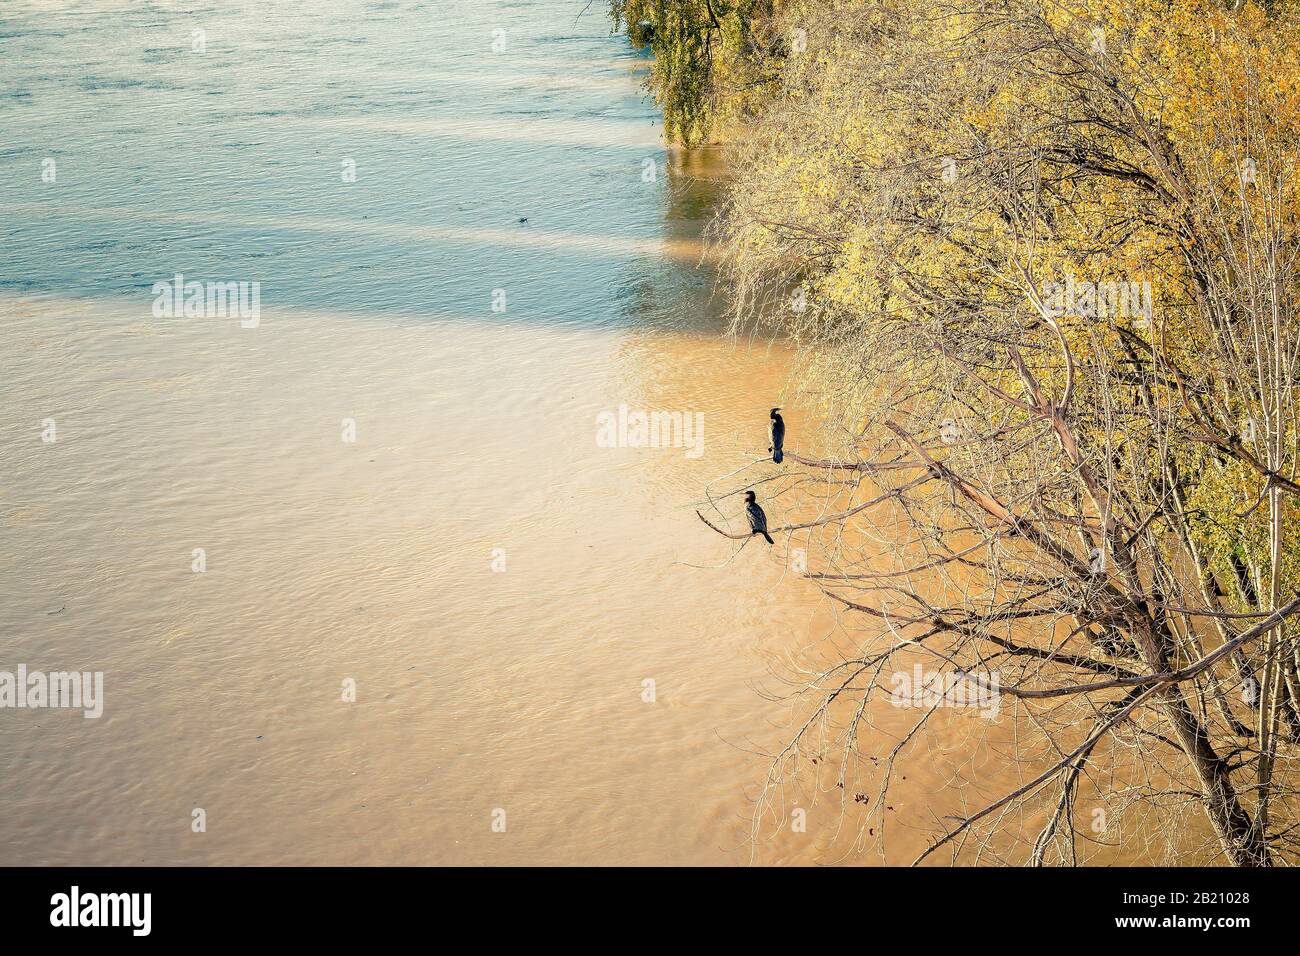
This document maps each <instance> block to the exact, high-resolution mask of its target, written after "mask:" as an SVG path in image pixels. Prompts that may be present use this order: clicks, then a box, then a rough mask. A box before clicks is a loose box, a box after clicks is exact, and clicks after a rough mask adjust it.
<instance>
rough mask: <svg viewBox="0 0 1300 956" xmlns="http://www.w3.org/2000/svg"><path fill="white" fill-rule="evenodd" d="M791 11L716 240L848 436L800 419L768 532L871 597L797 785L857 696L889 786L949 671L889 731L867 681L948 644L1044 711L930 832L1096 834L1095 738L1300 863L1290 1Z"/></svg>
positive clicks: (850, 761)
mask: <svg viewBox="0 0 1300 956" xmlns="http://www.w3.org/2000/svg"><path fill="white" fill-rule="evenodd" d="M787 14H789V11H787ZM798 16H799V20H798V22H799V24H801V26H800V28H801V29H804V30H806V32H807V35H808V51H807V55H805V56H801V57H789V58H787V59H786V61H785V62H784V63H783V65H782V68H781V69H782V72H781V87H782V90H783V95H782V96H780V97H772V98H771V99H770V101H769V102H767V103H766V105H765V106H764V107H763V109H762V111H761V113H760V114H759V115H758V116H757V119H756V123H755V125H754V128H753V129H752V130H751V132H750V134H749V135H748V136H747V138H746V141H745V142H744V143H743V144H742V145H741V146H740V147H739V148H738V162H737V178H736V181H735V183H734V186H733V188H732V191H731V198H730V200H729V202H728V204H727V206H726V208H725V209H724V212H723V216H722V219H721V224H720V226H719V228H718V231H717V239H718V241H719V242H720V244H721V245H722V246H723V251H724V252H725V254H726V255H727V262H728V273H729V277H730V280H731V282H732V286H733V288H734V324H735V327H736V328H737V329H738V330H739V329H742V328H748V327H750V326H751V325H753V324H755V323H770V322H772V321H773V317H774V316H775V317H777V318H779V321H780V324H781V325H782V326H783V327H784V330H785V331H787V332H788V333H789V334H790V335H791V336H792V337H793V338H794V339H795V341H796V342H797V343H798V344H799V346H800V349H801V355H802V357H803V359H804V363H803V364H804V383H803V384H804V385H805V387H806V389H807V394H808V396H809V398H810V400H812V401H815V402H817V403H819V406H820V408H821V409H822V412H823V418H824V421H825V429H824V431H823V433H822V435H821V436H820V440H821V444H822V445H823V449H822V450H821V452H820V453H816V454H814V453H809V452H807V451H804V450H802V449H799V448H798V442H791V445H792V446H795V449H796V451H795V453H788V454H787V458H788V459H789V460H790V462H791V465H790V467H789V468H787V469H786V470H784V471H782V472H781V473H780V474H779V476H778V477H777V478H776V480H775V482H774V483H773V485H772V487H773V488H774V491H773V496H774V497H775V498H777V499H778V500H779V501H781V502H782V503H783V506H784V507H785V510H786V511H787V512H788V513H789V514H791V515H792V516H793V517H792V518H791V520H789V521H787V522H786V523H785V524H784V525H783V526H782V527H780V528H774V529H773V530H774V533H775V532H776V531H778V530H780V531H785V532H788V533H790V534H797V535H799V536H800V540H801V541H804V542H806V543H807V545H808V547H809V550H810V553H814V554H816V555H818V556H819V559H820V567H817V568H815V569H814V570H813V571H812V572H810V573H811V576H812V577H813V578H814V579H815V580H817V581H818V582H819V584H820V585H821V586H822V588H823V590H824V593H825V594H826V596H827V597H828V599H830V600H832V601H834V602H836V604H837V605H838V606H840V607H841V608H842V609H843V611H844V614H845V616H846V618H848V619H850V620H856V621H858V622H860V623H858V625H857V628H858V629H857V631H856V632H855V633H856V647H855V648H853V649H852V652H851V653H848V654H846V655H844V657H843V658H842V659H840V660H836V661H833V662H831V663H830V664H829V665H828V666H827V667H826V668H825V669H824V670H822V671H820V672H818V673H816V674H814V675H812V677H811V678H810V679H806V680H802V681H800V682H799V685H798V687H797V688H796V690H797V692H798V696H799V698H800V699H802V700H804V701H806V702H807V704H806V706H807V710H806V720H805V721H804V722H803V723H802V724H801V725H800V729H799V730H798V732H797V735H796V736H795V738H794V739H793V740H792V742H791V744H790V746H789V747H788V748H787V749H785V750H784V751H782V752H781V753H780V754H778V755H777V757H776V760H775V761H774V767H773V775H772V777H771V778H769V784H770V785H775V784H776V783H777V782H778V781H780V780H781V779H784V778H787V777H788V776H789V775H790V774H797V773H799V772H800V771H801V769H803V768H805V767H806V761H808V760H811V759H812V758H813V757H816V758H817V759H818V760H819V761H825V760H826V759H828V757H829V756H830V755H828V753H827V750H828V749H829V748H828V747H827V746H826V737H825V732H826V729H827V727H833V728H834V735H833V736H834V740H835V741H836V742H837V756H835V758H834V759H835V760H836V761H837V763H836V766H837V773H838V775H839V780H838V783H840V784H845V783H846V782H847V781H848V780H849V779H850V778H851V777H852V776H853V775H854V774H864V775H865V776H867V777H873V778H874V781H875V784H876V786H877V787H878V798H877V799H876V800H875V801H874V802H871V803H870V804H869V806H870V809H869V810H867V811H865V816H864V817H863V819H864V820H865V819H868V818H870V815H871V814H877V815H878V814H880V813H881V809H880V808H881V807H882V805H884V804H885V803H886V802H887V801H886V796H887V793H888V787H889V773H888V771H887V770H885V771H878V770H873V769H872V766H873V765H874V766H877V767H878V766H880V765H879V758H880V757H881V756H884V757H885V758H886V766H888V765H889V764H890V763H892V761H893V760H894V759H895V757H896V756H897V755H898V753H899V752H901V749H902V748H905V747H906V746H909V745H910V744H911V743H913V742H914V741H916V740H918V739H919V738H920V737H921V736H922V735H924V733H925V732H926V728H927V725H928V724H929V723H930V722H931V721H932V719H933V716H934V714H935V712H936V709H937V708H938V707H939V706H941V705H942V704H943V703H944V700H943V698H942V696H940V698H938V699H937V701H936V700H935V699H933V698H932V699H931V702H932V703H933V704H934V706H931V707H928V708H923V711H924V712H923V714H922V715H921V716H920V717H919V718H918V719H917V720H916V722H915V724H914V726H913V727H912V728H911V729H910V730H909V731H908V732H907V733H905V734H903V735H901V743H900V744H899V746H898V747H897V748H886V749H887V751H888V752H887V753H886V754H883V755H882V754H876V753H871V752H870V748H871V744H870V743H868V742H866V736H867V735H866V734H865V733H864V731H865V729H866V725H867V723H868V722H869V721H870V719H871V718H870V713H871V711H870V702H871V701H872V699H873V698H875V699H879V698H880V697H881V696H882V695H888V694H889V693H890V690H889V688H888V685H889V684H890V682H891V680H892V678H893V677H894V675H897V674H899V673H900V672H905V671H906V670H907V669H908V665H910V663H911V662H912V661H913V660H915V659H917V658H918V655H919V658H920V659H925V660H928V661H930V662H932V663H933V664H934V665H935V666H937V667H940V668H941V669H942V670H944V671H946V672H947V673H948V674H949V675H950V676H952V675H957V676H958V677H959V680H960V682H961V683H963V684H964V685H966V686H968V687H970V688H973V690H974V691H976V692H978V693H988V692H990V691H996V693H997V694H998V695H1000V698H1001V699H1004V700H1007V701H1009V702H1011V703H1012V704H1013V705H1014V706H1013V708H1012V710H1013V711H1014V713H1015V717H1014V719H1015V720H1016V721H1017V726H1018V727H1023V728H1024V730H1025V731H1026V735H1025V736H1024V737H1023V738H1021V737H1019V736H1018V737H1017V740H1018V744H1017V746H1016V749H1015V759H1016V760H1018V761H1020V762H1021V763H1022V765H1023V772H1024V777H1025V781H1026V782H1025V783H1024V784H1023V785H1021V786H1018V787H1016V788H1015V789H1014V790H1012V791H1011V792H1008V793H1006V794H1003V795H1002V796H1000V797H999V798H997V799H996V800H993V801H990V802H989V804H988V805H986V806H984V807H980V808H976V809H975V810H973V811H971V812H969V813H966V814H964V815H963V816H962V818H961V819H960V820H958V821H956V822H955V823H952V824H951V825H947V824H945V825H944V826H942V827H940V828H939V829H938V831H937V832H936V834H935V840H934V842H933V844H932V845H931V847H930V848H929V850H927V851H926V853H925V854H922V855H921V858H922V859H924V858H926V857H928V856H930V854H932V853H933V852H934V851H936V850H939V849H940V848H945V849H949V850H952V851H954V852H956V848H959V847H961V846H962V845H963V844H964V843H965V841H967V840H969V839H970V838H972V836H973V835H975V834H983V835H984V836H985V837H988V836H991V835H993V834H995V833H997V832H998V831H999V830H1000V828H1001V829H1002V830H1003V831H1006V830H1007V829H1009V828H1007V827H1006V826H1005V823H1006V820H1007V816H1006V814H1007V813H1008V811H1009V810H1011V809H1015V808H1019V809H1020V810H1022V811H1023V815H1022V819H1025V818H1028V814H1030V813H1041V814H1042V821H1043V822H1042V824H1041V826H1039V827H1038V828H1037V831H1036V832H1035V833H1034V834H1033V836H1032V838H1029V839H1025V840H1024V841H1023V846H1022V852H1020V853H1019V854H1018V855H1016V854H1012V857H1013V858H1015V859H1019V860H1024V861H1029V862H1033V863H1043V862H1047V861H1049V860H1053V859H1055V860H1062V861H1073V860H1075V859H1077V851H1078V838H1079V829H1078V826H1077V824H1076V821H1075V820H1074V819H1073V818H1072V815H1071V811H1072V807H1073V801H1074V798H1075V795H1076V794H1077V792H1078V787H1079V784H1080V780H1081V778H1082V777H1084V776H1085V775H1086V774H1087V773H1089V771H1090V769H1094V768H1095V767H1096V766H1097V763H1098V761H1100V760H1102V759H1104V760H1105V761H1106V762H1107V764H1108V765H1109V766H1111V767H1112V768H1114V767H1120V766H1121V765H1122V769H1121V772H1120V774H1119V777H1120V778H1121V779H1122V780H1124V781H1125V783H1124V784H1123V788H1122V789H1123V791H1124V794H1125V796H1126V798H1127V799H1128V801H1129V802H1130V803H1136V802H1141V803H1143V804H1145V805H1146V806H1148V807H1152V808H1154V809H1155V811H1156V814H1157V817H1158V818H1159V819H1161V820H1163V821H1165V822H1166V823H1167V824H1168V826H1169V828H1170V829H1173V828H1174V826H1175V823H1176V821H1178V820H1181V818H1182V810H1183V808H1185V807H1186V805H1187V800H1188V798H1189V795H1190V798H1191V799H1192V800H1194V801H1195V804H1196V805H1197V806H1199V808H1200V810H1201V811H1202V812H1203V814H1204V819H1205V820H1206V821H1207V822H1208V825H1209V828H1210V831H1211V832H1212V834H1213V837H1214V840H1215V843H1216V845H1217V847H1218V852H1219V853H1220V854H1221V858H1223V859H1226V860H1227V861H1228V862H1230V863H1232V864H1235V865H1267V864H1270V863H1273V862H1275V861H1277V860H1278V859H1279V858H1283V859H1294V858H1295V856H1296V850H1297V846H1296V837H1295V833H1294V832H1293V831H1294V827H1295V826H1296V825H1297V822H1298V821H1297V819H1296V812H1295V800H1296V790H1295V766H1296V763H1295V758H1296V755H1297V747H1300V680H1298V679H1297V663H1300V642H1298V641H1297V636H1296V633H1295V629H1294V627H1293V625H1292V624H1291V623H1290V621H1291V618H1292V617H1293V615H1294V614H1295V613H1296V612H1297V610H1298V609H1300V600H1297V599H1296V597H1295V596H1296V595H1297V593H1300V572H1298V571H1297V566H1298V564H1300V561H1298V560H1297V559H1300V553H1297V551H1298V550H1300V547H1298V545H1297V543H1296V542H1295V541H1294V540H1293V537H1292V536H1291V535H1290V534H1289V530H1290V528H1291V526H1292V524H1293V522H1294V519H1295V495H1296V493H1297V492H1300V485H1298V484H1297V480H1296V466H1297V448H1296V442H1297V431H1296V426H1295V411H1296V408H1295V399H1296V395H1295V386H1296V375H1297V358H1298V355H1300V352H1298V350H1300V334H1297V333H1298V331H1300V330H1298V329H1297V324H1296V306H1297V298H1298V297H1297V291H1298V290H1297V278H1296V275H1297V271H1296V264H1297V253H1298V252H1300V248H1298V244H1300V230H1297V224H1298V218H1297V196H1296V181H1295V171H1296V160H1297V155H1300V153H1298V149H1297V147H1298V146H1300V144H1298V143H1297V136H1298V135H1300V134H1298V133H1297V131H1298V130H1300V122H1297V119H1298V117H1300V83H1298V79H1300V63H1298V62H1297V50H1300V43H1297V40H1298V39H1300V27H1298V26H1297V21H1296V17H1295V14H1294V12H1293V11H1292V9H1291V7H1290V6H1289V5H1275V6H1274V8H1272V9H1270V10H1264V9H1261V8H1258V7H1255V6H1253V5H1250V4H1233V5H1231V6H1230V7H1226V6H1223V5H1220V4H1216V3H1210V2H1192V3H1180V4H1168V3H1162V2H1155V0H1136V2H1124V3H1120V2H1112V0H1080V2H1073V3H1067V4H1057V3H1042V2H1029V0H1006V2H1002V3H998V4H969V5H966V4H960V3H958V4H944V3H940V4H935V3H922V2H913V0H894V2H888V3H865V2H856V3H855V2H825V3H822V4H814V5H807V6H801V8H800V10H799V13H798ZM773 17H774V19H773V21H772V22H771V23H770V24H769V26H768V29H770V30H774V31H776V32H782V31H784V30H788V29H791V28H792V25H791V23H792V22H791V21H790V20H789V19H782V14H781V12H780V11H777V12H776V13H775V14H773ZM796 289H797V290H799V294H798V296H797V301H798V302H799V303H801V304H805V303H806V305H803V306H802V311H798V310H796V309H794V308H791V307H790V305H789V303H790V301H791V298H790V297H791V293H792V291H793V290H796ZM807 445H808V441H807V439H805V448H806V447H807ZM755 467H759V466H758V465H756V466H755ZM765 467H770V465H769V466H765ZM813 477H816V478H817V480H816V481H812V480H810V479H811V478H813ZM811 489H817V490H815V491H813V490H811ZM711 523H713V524H714V525H715V529H717V530H722V529H720V528H717V524H720V522H719V521H718V519H717V518H716V517H715V518H714V521H713V522H711ZM772 523H773V524H777V522H776V521H773V522H772ZM882 528H887V529H888V534H884V533H882V532H881V530H880V529H882ZM723 533H728V532H725V531H724V532H723ZM949 689H951V688H949ZM1103 755H1104V756H1103ZM1171 756H1172V757H1174V758H1176V759H1174V760H1170V759H1169V758H1170V757H1171ZM873 758H876V759H874V760H873ZM846 789H848V788H846ZM771 792H772V791H771V787H769V790H768V791H766V793H768V794H770V793H771ZM765 800H766V798H765V799H760V801H759V805H758V807H757V811H756V819H761V818H762V817H763V815H764V814H765V813H767V812H768V811H770V809H771V804H770V803H768V802H765ZM876 819H877V820H878V821H880V822H883V820H882V818H881V817H879V816H877V817H876ZM863 825H864V826H865V825H866V824H865V823H864V824H863ZM1002 835H1003V836H1005V835H1006V834H1005V832H1003V833H1002ZM982 838H984V837H981V839H982ZM1171 839H1174V837H1171Z"/></svg>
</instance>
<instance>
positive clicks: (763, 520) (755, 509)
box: [745, 491, 776, 544]
mask: <svg viewBox="0 0 1300 956" xmlns="http://www.w3.org/2000/svg"><path fill="white" fill-rule="evenodd" d="M745 515H746V517H748V518H749V533H750V534H761V535H762V536H763V537H764V538H766V539H767V543H768V544H776V542H775V541H773V540H772V536H771V535H770V534H768V533H767V515H766V514H764V513H763V508H762V506H760V505H759V503H758V502H757V501H755V500H754V493H753V492H752V491H747V492H745Z"/></svg>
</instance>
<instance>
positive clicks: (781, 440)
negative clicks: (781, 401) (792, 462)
mask: <svg viewBox="0 0 1300 956" xmlns="http://www.w3.org/2000/svg"><path fill="white" fill-rule="evenodd" d="M780 411H781V406H779V405H778V406H777V407H776V408H774V409H772V411H771V412H770V413H769V414H768V417H769V418H770V419H772V420H771V421H770V422H768V423H767V437H768V440H769V441H770V442H771V443H772V445H771V447H770V448H768V451H770V452H771V453H772V460H773V461H774V462H776V463H777V464H778V465H779V464H781V459H782V458H784V457H785V452H784V451H782V449H781V446H782V445H784V444H785V419H784V418H782V417H781V415H780Z"/></svg>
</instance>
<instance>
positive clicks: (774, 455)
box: [772, 448, 785, 465]
mask: <svg viewBox="0 0 1300 956" xmlns="http://www.w3.org/2000/svg"><path fill="white" fill-rule="evenodd" d="M784 457H785V452H783V451H782V450H781V449H779V448H778V449H777V450H776V451H774V452H772V460H773V461H774V462H776V463H777V464H778V465H779V464H781V459H782V458H784Z"/></svg>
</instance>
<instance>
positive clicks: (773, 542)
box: [763, 531, 776, 544]
mask: <svg viewBox="0 0 1300 956" xmlns="http://www.w3.org/2000/svg"><path fill="white" fill-rule="evenodd" d="M763 537H764V538H766V539H767V543H768V544H776V542H775V541H773V540H772V536H771V535H770V534H768V533H767V532H766V531H764V532H763Z"/></svg>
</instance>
